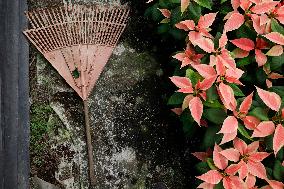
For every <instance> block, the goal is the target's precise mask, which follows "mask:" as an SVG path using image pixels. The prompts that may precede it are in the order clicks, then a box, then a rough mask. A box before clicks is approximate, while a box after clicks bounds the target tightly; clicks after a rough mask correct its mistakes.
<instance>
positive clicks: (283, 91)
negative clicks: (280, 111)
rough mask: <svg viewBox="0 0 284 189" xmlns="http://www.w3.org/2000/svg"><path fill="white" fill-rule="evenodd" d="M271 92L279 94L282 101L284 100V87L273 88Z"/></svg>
mask: <svg viewBox="0 0 284 189" xmlns="http://www.w3.org/2000/svg"><path fill="white" fill-rule="evenodd" d="M269 91H272V92H275V93H277V94H278V95H279V96H280V97H281V98H282V101H283V100H284V99H283V97H284V86H273V87H271V88H270V89H269Z"/></svg>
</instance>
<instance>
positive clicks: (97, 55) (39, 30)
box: [24, 3, 129, 185]
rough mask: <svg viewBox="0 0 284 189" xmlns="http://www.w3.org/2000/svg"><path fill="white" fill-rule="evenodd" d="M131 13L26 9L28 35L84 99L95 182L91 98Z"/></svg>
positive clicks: (73, 7)
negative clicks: (27, 10)
mask: <svg viewBox="0 0 284 189" xmlns="http://www.w3.org/2000/svg"><path fill="white" fill-rule="evenodd" d="M128 14H129V8H128V6H125V5H115V6H112V5H102V4H92V5H79V4H72V3H69V4H65V5H63V6H57V7H51V8H43V9H35V10H32V11H29V12H26V15H27V18H28V20H29V22H30V25H31V27H32V28H31V29H28V30H26V31H24V34H25V35H26V36H27V38H28V39H29V41H30V42H31V43H32V44H33V45H34V46H35V47H36V48H37V49H38V50H39V51H40V53H42V54H43V56H44V57H45V58H46V59H47V60H48V61H49V62H50V63H51V64H52V66H53V67H54V68H55V69H56V70H57V71H58V73H59V74H60V75H61V76H62V77H63V78H64V79H65V80H66V82H67V83H68V84H69V85H70V86H71V87H72V88H73V89H74V90H75V91H76V92H77V93H78V95H79V96H80V97H81V98H82V100H83V103H84V114H85V129H86V139H87V147H88V161H89V178H90V184H91V185H94V184H95V173H94V158H93V147H92V140H91V133H90V122H89V109H88V103H87V99H88V97H89V95H90V93H91V92H92V89H93V88H94V86H95V84H96V81H97V80H98V78H99V75H100V73H101V72H102V71H103V68H104V66H105V65H106V63H107V61H108V59H109V57H110V56H111V54H112V51H113V49H114V47H115V46H116V44H117V42H118V40H119V38H120V36H121V34H122V32H123V31H124V29H125V26H126V22H127V18H128Z"/></svg>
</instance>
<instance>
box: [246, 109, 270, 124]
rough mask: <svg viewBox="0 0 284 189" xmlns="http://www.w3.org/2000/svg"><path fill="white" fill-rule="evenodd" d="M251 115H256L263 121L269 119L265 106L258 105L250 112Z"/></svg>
mask: <svg viewBox="0 0 284 189" xmlns="http://www.w3.org/2000/svg"><path fill="white" fill-rule="evenodd" d="M249 115H252V116H255V117H257V118H258V119H260V120H262V121H268V120H269V118H268V116H267V111H265V109H264V108H261V107H256V108H254V109H253V110H252V111H250V112H249Z"/></svg>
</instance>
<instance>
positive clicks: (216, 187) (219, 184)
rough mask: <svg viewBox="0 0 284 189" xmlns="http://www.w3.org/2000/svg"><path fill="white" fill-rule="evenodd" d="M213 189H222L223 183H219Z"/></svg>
mask: <svg viewBox="0 0 284 189" xmlns="http://www.w3.org/2000/svg"><path fill="white" fill-rule="evenodd" d="M214 189H224V187H223V183H222V182H219V183H218V184H216V185H215V186H214Z"/></svg>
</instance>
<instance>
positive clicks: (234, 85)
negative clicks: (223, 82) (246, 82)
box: [229, 83, 245, 96]
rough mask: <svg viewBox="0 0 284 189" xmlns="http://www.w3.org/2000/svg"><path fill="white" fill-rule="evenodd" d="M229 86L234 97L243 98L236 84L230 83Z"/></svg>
mask: <svg viewBox="0 0 284 189" xmlns="http://www.w3.org/2000/svg"><path fill="white" fill-rule="evenodd" d="M229 85H230V87H231V88H232V89H233V91H234V95H235V96H245V95H244V93H243V92H242V91H241V89H240V88H239V87H238V86H237V85H236V84H233V83H230V84H229Z"/></svg>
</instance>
